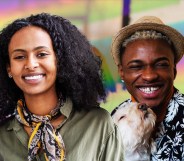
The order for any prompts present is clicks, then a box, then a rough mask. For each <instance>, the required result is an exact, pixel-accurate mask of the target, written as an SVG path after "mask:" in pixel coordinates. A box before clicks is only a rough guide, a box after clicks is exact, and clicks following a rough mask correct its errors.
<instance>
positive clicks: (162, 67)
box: [118, 39, 176, 108]
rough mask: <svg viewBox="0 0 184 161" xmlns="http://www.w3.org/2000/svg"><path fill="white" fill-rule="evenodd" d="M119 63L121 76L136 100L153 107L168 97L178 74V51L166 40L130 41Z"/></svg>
mask: <svg viewBox="0 0 184 161" xmlns="http://www.w3.org/2000/svg"><path fill="white" fill-rule="evenodd" d="M121 64H122V65H119V66H118V69H119V74H120V77H121V79H123V80H124V82H125V84H126V88H127V90H128V91H129V93H130V94H131V95H132V96H133V97H134V98H135V100H136V101H138V102H142V103H146V104H147V105H148V106H150V107H151V108H153V107H156V108H158V107H161V106H162V105H163V104H164V102H165V101H166V100H167V99H168V96H169V94H170V92H171V90H172V87H173V81H174V79H175V76H176V70H175V64H174V53H173V51H172V49H171V47H170V46H169V44H168V43H167V42H166V41H165V40H161V39H157V40H153V39H147V40H136V41H133V42H130V43H129V44H128V45H127V47H126V48H125V51H124V53H123V55H122V59H121Z"/></svg>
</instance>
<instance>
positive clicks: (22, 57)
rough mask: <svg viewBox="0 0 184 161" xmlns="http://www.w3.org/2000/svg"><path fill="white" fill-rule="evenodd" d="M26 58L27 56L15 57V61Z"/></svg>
mask: <svg viewBox="0 0 184 161" xmlns="http://www.w3.org/2000/svg"><path fill="white" fill-rule="evenodd" d="M24 58H25V56H23V55H19V56H15V57H14V59H24Z"/></svg>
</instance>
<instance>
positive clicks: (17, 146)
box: [0, 99, 123, 161]
mask: <svg viewBox="0 0 184 161" xmlns="http://www.w3.org/2000/svg"><path fill="white" fill-rule="evenodd" d="M61 113H62V114H63V115H65V116H66V120H65V122H64V123H61V124H60V125H59V126H58V127H57V129H58V130H59V132H60V134H61V136H62V137H63V140H64V143H65V147H66V160H67V161H123V148H122V144H121V136H120V133H119V131H118V130H117V127H116V125H115V124H114V123H113V121H112V119H111V116H110V114H109V113H108V112H107V111H106V110H104V109H102V108H94V109H93V110H90V111H80V112H74V111H73V110H72V103H71V101H70V100H69V99H68V100H67V101H66V103H65V105H64V106H63V107H62V108H61ZM28 139H29V136H28V135H27V133H26V132H25V131H24V128H23V126H22V124H20V123H19V122H18V121H17V120H16V119H13V120H10V121H8V122H7V123H6V124H4V125H2V126H0V160H1V161H26V160H27V155H28V148H27V145H28ZM1 157H2V158H3V159H2V158H1ZM34 161H45V159H44V155H43V153H40V154H39V155H38V156H37V157H36V159H35V160H34Z"/></svg>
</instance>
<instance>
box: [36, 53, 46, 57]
mask: <svg viewBox="0 0 184 161" xmlns="http://www.w3.org/2000/svg"><path fill="white" fill-rule="evenodd" d="M47 55H49V54H47V53H39V54H38V55H37V56H38V57H45V56H47Z"/></svg>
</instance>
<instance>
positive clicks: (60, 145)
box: [15, 100, 66, 161]
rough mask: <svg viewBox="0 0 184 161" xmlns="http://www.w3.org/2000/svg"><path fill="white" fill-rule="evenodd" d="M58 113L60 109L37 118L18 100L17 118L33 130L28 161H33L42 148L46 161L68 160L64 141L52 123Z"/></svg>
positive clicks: (29, 143)
mask: <svg viewBox="0 0 184 161" xmlns="http://www.w3.org/2000/svg"><path fill="white" fill-rule="evenodd" d="M52 113H53V112H52ZM58 113H59V108H58V110H57V109H56V110H55V111H54V113H53V114H50V115H45V116H37V115H35V114H32V113H31V112H30V111H29V110H28V109H27V108H26V106H25V105H24V102H23V101H22V100H18V102H17V108H16V110H15V117H16V118H17V120H18V121H19V122H20V123H22V124H23V125H25V126H29V127H31V128H32V133H31V136H30V138H29V142H28V161H31V160H33V159H34V158H35V156H36V155H37V154H38V152H39V150H40V149H41V148H42V149H43V151H44V156H45V159H46V161H64V160H65V159H66V158H65V146H64V142H63V139H62V137H61V135H60V133H59V132H58V131H56V130H55V129H54V127H53V126H52V125H51V123H50V120H51V119H52V117H54V116H56V115H57V114H58Z"/></svg>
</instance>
